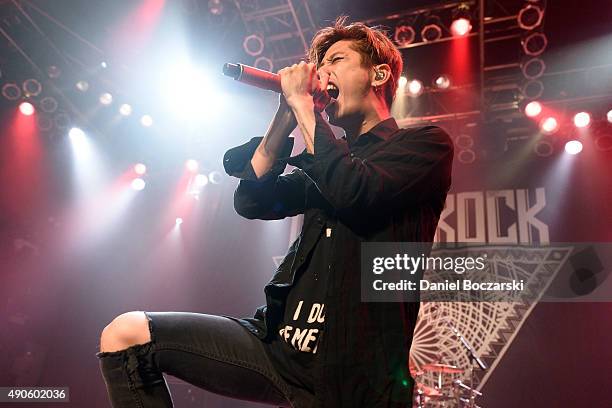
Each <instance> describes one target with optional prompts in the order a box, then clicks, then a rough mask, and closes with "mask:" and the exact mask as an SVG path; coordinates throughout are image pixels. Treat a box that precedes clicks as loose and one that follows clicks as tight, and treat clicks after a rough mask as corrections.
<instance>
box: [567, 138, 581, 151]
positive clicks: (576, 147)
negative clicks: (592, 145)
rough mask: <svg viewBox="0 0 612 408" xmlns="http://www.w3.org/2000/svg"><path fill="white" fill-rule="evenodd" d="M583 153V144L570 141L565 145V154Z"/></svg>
mask: <svg viewBox="0 0 612 408" xmlns="http://www.w3.org/2000/svg"><path fill="white" fill-rule="evenodd" d="M581 151H582V143H581V142H580V141H578V140H570V141H569V142H567V143H566V144H565V152H566V153H569V154H578V153H580V152H581Z"/></svg>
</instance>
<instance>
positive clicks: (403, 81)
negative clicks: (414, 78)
mask: <svg viewBox="0 0 612 408" xmlns="http://www.w3.org/2000/svg"><path fill="white" fill-rule="evenodd" d="M407 83H408V78H406V77H405V76H404V75H402V76H400V77H399V79H398V81H397V86H398V88H404V87H405V86H406V84H407Z"/></svg>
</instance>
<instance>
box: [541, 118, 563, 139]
mask: <svg viewBox="0 0 612 408" xmlns="http://www.w3.org/2000/svg"><path fill="white" fill-rule="evenodd" d="M540 129H541V130H542V133H545V134H548V135H550V134H552V133H555V132H556V131H557V130H559V122H558V121H557V119H555V118H554V117H552V116H549V117H547V118H544V119H543V120H542V121H541V122H540Z"/></svg>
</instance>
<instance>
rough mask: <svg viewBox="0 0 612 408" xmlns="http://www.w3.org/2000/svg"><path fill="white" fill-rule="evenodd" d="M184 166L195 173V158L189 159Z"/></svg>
mask: <svg viewBox="0 0 612 408" xmlns="http://www.w3.org/2000/svg"><path fill="white" fill-rule="evenodd" d="M185 167H187V170H189V171H191V172H192V173H195V172H196V171H198V167H199V165H198V162H197V161H196V160H193V159H189V160H187V162H186V163H185Z"/></svg>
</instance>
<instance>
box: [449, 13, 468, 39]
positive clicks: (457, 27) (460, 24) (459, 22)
mask: <svg viewBox="0 0 612 408" xmlns="http://www.w3.org/2000/svg"><path fill="white" fill-rule="evenodd" d="M471 29H472V24H470V20H468V19H467V18H463V17H462V18H458V19H456V20H455V21H453V23H452V24H451V32H452V33H453V36H454V37H463V36H465V35H466V34H467V33H469V32H470V30H471Z"/></svg>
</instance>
